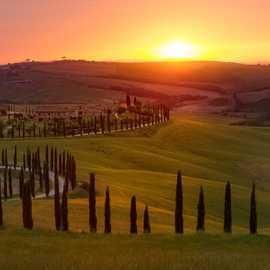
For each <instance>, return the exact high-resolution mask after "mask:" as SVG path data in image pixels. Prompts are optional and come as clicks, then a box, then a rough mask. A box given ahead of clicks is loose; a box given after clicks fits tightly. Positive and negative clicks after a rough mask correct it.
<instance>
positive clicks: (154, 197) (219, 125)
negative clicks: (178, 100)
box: [0, 115, 270, 269]
mask: <svg viewBox="0 0 270 270" xmlns="http://www.w3.org/2000/svg"><path fill="white" fill-rule="evenodd" d="M269 133H270V129H267V128H260V129H258V128H246V127H244V128H243V127H237V126H230V125H228V123H227V120H225V119H218V118H214V117H211V118H210V117H204V116H200V117H198V116H189V115H181V116H176V117H174V119H173V120H172V122H171V123H170V124H169V125H168V126H165V127H163V128H161V129H158V130H148V131H139V132H136V133H129V134H126V135H118V136H116V135H114V136H106V137H91V138H77V139H48V141H45V140H40V141H39V140H32V141H24V142H22V141H17V142H16V144H17V145H18V146H19V150H22V148H23V147H25V145H27V144H28V145H31V146H33V147H34V146H35V145H45V144H46V143H49V144H53V145H55V146H57V147H58V148H65V149H70V150H71V151H72V152H73V153H74V154H75V156H76V158H77V167H78V173H79V180H80V181H88V173H89V172H90V171H95V172H96V173H97V188H98V198H97V203H98V215H99V219H98V220H99V224H98V225H99V231H102V228H103V226H102V222H103V217H102V215H103V213H102V211H103V203H104V197H103V195H104V191H105V187H106V185H109V186H110V187H111V191H112V192H111V196H112V197H111V202H112V225H113V231H114V232H121V233H124V232H128V217H129V216H128V215H129V212H128V211H129V199H130V196H131V195H132V194H135V195H136V196H137V199H138V212H139V222H138V224H139V226H140V228H141V224H142V222H141V221H142V209H143V206H144V204H148V205H149V206H150V211H151V212H150V213H151V221H152V230H153V232H155V233H168V232H172V231H173V208H174V194H175V173H176V171H177V169H181V170H182V171H183V174H184V196H185V197H184V199H185V204H184V207H185V227H186V231H187V232H194V227H195V222H196V203H197V195H198V191H199V186H200V185H203V186H204V188H205V192H206V212H207V213H206V218H207V222H206V229H207V231H209V232H211V233H216V232H220V231H221V230H222V214H223V197H224V194H223V193H224V182H225V181H227V180H231V181H232V183H233V222H234V228H233V229H234V232H238V233H243V232H246V231H247V225H248V213H249V212H248V211H249V209H248V207H249V191H250V184H251V182H252V181H253V180H256V181H257V186H258V193H257V196H258V209H259V227H260V232H262V233H268V232H269V230H270V213H269V210H268V209H269V207H270V199H269V198H270V197H269V190H270V186H269V183H268V182H267V179H268V177H269V173H268V171H267V167H268V166H267V164H268V162H269V158H270V154H269V153H270V143H269V142H268V137H269ZM7 143H8V144H10V146H12V145H13V144H14V143H15V142H10V141H4V142H1V146H3V145H6V144H7ZM80 194H81V195H82V196H81V197H77V198H75V199H70V226H71V229H72V230H73V231H82V230H83V231H86V230H87V229H88V226H87V199H86V198H84V197H83V195H84V194H83V193H80ZM4 210H5V222H6V227H7V228H9V229H8V231H6V234H7V236H5V237H6V238H5V241H6V242H7V248H4V247H3V246H2V247H1V248H2V249H3V252H4V253H5V254H6V253H8V249H9V246H10V245H11V246H12V245H14V246H15V243H18V245H19V246H22V245H23V244H24V243H25V242H26V241H27V239H30V240H29V241H31V240H33V241H34V242H36V238H39V237H40V238H42V239H41V241H42V242H41V243H40V244H37V243H36V244H30V243H28V245H30V246H31V247H29V250H31V249H32V248H33V249H34V247H33V246H35V247H38V249H39V250H40V252H47V249H49V248H50V247H52V246H54V248H56V250H57V252H59V254H61V256H64V257H65V258H66V257H68V254H69V252H70V251H67V250H66V249H64V248H63V247H60V246H59V243H64V244H63V245H64V246H69V247H70V246H73V243H74V245H75V246H76V245H78V246H80V247H81V248H80V252H81V253H80V254H81V257H80V256H79V255H78V256H79V258H80V259H81V260H83V262H81V260H80V265H81V264H84V265H82V269H86V268H87V266H88V264H90V262H91V264H94V266H95V267H94V269H98V267H96V265H95V264H97V263H99V262H100V263H101V262H103V263H104V267H105V268H108V269H115V268H112V266H110V265H111V264H113V265H114V264H116V265H118V266H119V267H118V269H122V268H123V267H124V266H123V265H122V264H123V263H124V262H127V263H128V262H129V263H131V264H130V269H144V268H142V267H140V266H141V263H142V261H144V262H145V263H146V267H145V269H151V268H150V265H152V266H153V269H164V267H165V266H168V268H170V269H174V268H173V264H172V263H173V262H174V263H175V264H177V263H180V262H181V264H182V263H183V265H185V264H189V263H192V267H190V269H195V267H196V265H197V266H198V265H203V267H205V268H202V269H209V268H207V266H213V267H219V266H220V265H221V264H222V265H223V266H222V267H224V269H225V267H226V266H228V264H229V263H230V256H231V255H230V252H227V251H226V250H227V249H229V251H232V252H233V254H235V255H234V257H233V258H232V261H233V264H234V265H235V266H238V263H239V262H238V259H242V258H243V256H244V253H245V249H246V250H249V247H250V246H252V245H254V242H253V241H255V243H257V244H258V245H257V246H256V248H255V249H254V253H253V254H257V255H256V256H262V260H261V263H262V266H261V268H260V269H266V268H263V267H266V266H267V262H266V261H265V257H264V256H265V255H264V254H265V253H264V252H265V251H264V252H261V250H262V249H264V248H265V247H267V248H268V247H269V245H268V241H269V240H268V238H258V239H256V240H250V239H249V238H246V237H244V236H241V237H240V236H234V238H236V239H234V238H230V237H228V239H227V238H226V239H224V236H214V235H212V236H209V238H208V237H204V236H186V237H185V238H184V241H183V242H182V241H178V242H177V241H176V242H175V239H174V237H173V235H172V234H170V235H167V236H164V235H163V236H159V235H155V236H152V237H153V238H151V237H150V238H149V239H148V238H146V239H144V238H142V237H140V238H139V240H135V239H130V238H128V237H127V236H125V235H122V236H121V237H120V238H117V236H113V237H109V238H104V237H103V236H97V238H101V239H99V241H96V240H95V237H94V238H93V237H91V236H88V235H85V234H82V236H80V234H79V235H77V236H76V235H73V234H70V235H63V234H59V235H57V236H56V235H55V233H53V232H48V229H50V230H53V226H54V225H53V202H52V200H37V201H35V202H34V219H35V225H36V227H38V228H40V229H41V230H46V232H44V231H42V233H41V236H39V232H40V231H38V230H36V232H35V233H34V235H32V234H31V235H30V234H27V233H25V232H23V231H21V230H19V231H18V227H20V226H21V220H20V219H21V217H20V202H19V201H13V202H6V203H5V204H4ZM2 233H3V234H5V231H3V232H2ZM9 235H12V237H8V236H9ZM77 238H79V239H81V238H82V239H81V241H79V240H78V241H77V240H76V239H77ZM126 238H128V239H129V240H130V241H129V240H126ZM89 239H91V241H90V240H89ZM88 240H89V241H88ZM193 240H194V241H193ZM208 240H209V243H208ZM13 242H14V243H13ZM189 242H191V243H190V244H187V243H189ZM220 242H222V244H219V243H220ZM223 242H224V243H223ZM75 243H76V244H75ZM131 243H132V244H131ZM200 243H201V245H200ZM234 243H236V244H237V245H239V246H240V247H241V248H243V250H244V251H240V250H238V249H237V245H236V246H234ZM88 244H89V247H90V248H89V250H88V248H87V247H88ZM178 244H179V248H180V250H178ZM186 244H187V245H188V247H189V248H188V249H187V250H185V248H183V247H184V246H185V245H186ZM91 245H94V246H95V249H94V251H93V249H92V248H91ZM137 245H138V246H139V247H140V248H139V249H137ZM163 245H165V246H166V251H164V250H163ZM202 246H203V247H205V250H204V253H202V254H201V248H202ZM262 246H263V248H262ZM167 247H168V250H167ZM104 248H105V250H107V251H108V252H109V254H111V256H110V258H106V260H104V261H103V259H104V258H103V259H102V256H101V255H100V254H99V253H98V252H101V251H103V250H104ZM152 248H153V249H152ZM148 249H151V251H150V253H151V252H152V253H153V257H156V260H155V261H153V257H152V259H151V258H149V259H148V258H147V257H146V255H145V250H148ZM182 249H183V250H182ZM239 249H240V248H239ZM118 250H120V253H119V252H118ZM126 250H127V252H128V255H129V254H131V255H130V256H127V257H125V256H124V255H123V253H124V251H126ZM134 250H136V251H137V250H138V254H136V255H134V257H133V255H132V254H133V252H135V251H134ZM162 250H163V253H162ZM193 251H194V252H193ZM3 252H0V253H1V254H3ZM24 252H26V253H27V252H29V251H28V250H27V249H26V250H25V251H24ZM76 252H78V251H76ZM88 252H89V254H90V253H91V252H93V253H91V256H90V258H89V260H90V261H89V262H88V261H87V262H86V261H85V260H84V258H86V256H87V255H86V254H88ZM121 252H122V253H121ZM181 252H184V253H183V254H184V255H185V254H186V255H187V256H184V257H181V256H180V258H178V257H179V256H178V257H177V255H178V253H179V255H180V254H181ZM189 252H190V253H189ZM216 252H217V253H216ZM219 252H220V254H219ZM22 253H23V252H22ZM35 253H37V255H38V258H39V256H41V257H40V258H41V261H42V258H43V257H42V256H43V255H42V254H39V252H38V251H35ZM76 254H77V253H76ZM119 254H120V255H119ZM200 254H201V255H200ZM118 255H119V257H115V256H118ZM203 255H205V256H206V257H202V256H203ZM210 255H211V256H210ZM212 255H213V256H212ZM20 256H21V255H20ZM95 256H97V257H95ZM215 256H221V260H217V259H216V257H215ZM238 256H239V258H238ZM254 256H255V255H254ZM175 257H177V259H175ZM210 257H211V258H212V257H213V259H211V260H210ZM79 258H77V257H76V258H75V257H74V258H73V257H71V258H70V260H71V261H70V263H71V264H70V265H71V266H70V269H73V268H72V265H73V264H72V263H73V260H74V261H76V260H79ZM87 258H88V257H87ZM93 258H96V259H95V260H94V259H93ZM2 260H5V259H3V258H2ZM6 260H7V261H9V259H6ZM26 260H27V259H26ZM55 260H56V261H57V260H60V259H57V258H55V257H54V256H52V261H51V265H50V266H51V268H52V269H54V267H56V261H55ZM93 260H94V261H93ZM132 262H133V263H134V265H133V264H132ZM135 262H138V265H136V264H135ZM252 262H253V255H252V256H250V257H249V258H248V260H245V261H244V262H242V264H243V265H244V266H245V268H243V269H251V268H248V267H251V266H252ZM9 263H11V262H10V261H9ZM36 263H37V262H36ZM77 263H78V262H77ZM61 264H65V262H61ZM147 265H148V266H147ZM73 267H74V268H75V266H74V265H73ZM51 268H48V269H51ZM226 268H227V267H226ZM236 268H237V267H236ZM45 269H46V268H45ZM123 269H124V268H123ZM185 269H189V268H187V267H186V268H185ZM219 269H223V268H219ZM239 269H241V268H239Z"/></svg>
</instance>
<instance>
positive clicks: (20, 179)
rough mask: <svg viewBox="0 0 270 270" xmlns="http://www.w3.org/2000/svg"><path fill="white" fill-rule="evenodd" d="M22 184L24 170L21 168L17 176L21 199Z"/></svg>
mask: <svg viewBox="0 0 270 270" xmlns="http://www.w3.org/2000/svg"><path fill="white" fill-rule="evenodd" d="M23 184H24V170H23V167H21V171H20V176H19V194H20V198H21V199H22V195H23Z"/></svg>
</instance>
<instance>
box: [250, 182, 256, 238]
mask: <svg viewBox="0 0 270 270" xmlns="http://www.w3.org/2000/svg"><path fill="white" fill-rule="evenodd" d="M249 232H250V234H256V233H257V209H256V194H255V184H254V183H253V185H252V191H251V195H250V217H249Z"/></svg>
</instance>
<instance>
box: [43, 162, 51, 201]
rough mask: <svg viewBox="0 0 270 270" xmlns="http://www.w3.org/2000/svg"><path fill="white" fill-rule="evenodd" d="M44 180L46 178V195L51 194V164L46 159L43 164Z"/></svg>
mask: <svg viewBox="0 0 270 270" xmlns="http://www.w3.org/2000/svg"><path fill="white" fill-rule="evenodd" d="M43 180H44V186H45V194H46V197H48V196H49V194H50V179H49V166H48V163H47V162H46V161H44V165H43Z"/></svg>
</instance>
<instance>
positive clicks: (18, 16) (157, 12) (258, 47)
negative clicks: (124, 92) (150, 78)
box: [0, 0, 270, 63]
mask: <svg viewBox="0 0 270 270" xmlns="http://www.w3.org/2000/svg"><path fill="white" fill-rule="evenodd" d="M269 10H270V1H269V0H237V1H236V0H233V1H232V0H189V1H180V0H166V1H165V0H76V1H74V0H1V1H0V33H1V37H0V63H7V62H16V61H22V60H24V59H26V58H30V59H34V60H53V59H59V58H60V57H61V56H66V57H68V58H72V59H87V60H92V59H93V60H125V61H142V60H143V61H144V60H147V61H149V60H151V61H152V60H154V61H156V60H164V59H166V58H168V59H172V60H173V59H174V58H175V59H186V58H191V59H204V60H224V61H237V62H269V61H270V46H269V44H270V28H269V25H270V16H269V12H268V11H269Z"/></svg>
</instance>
